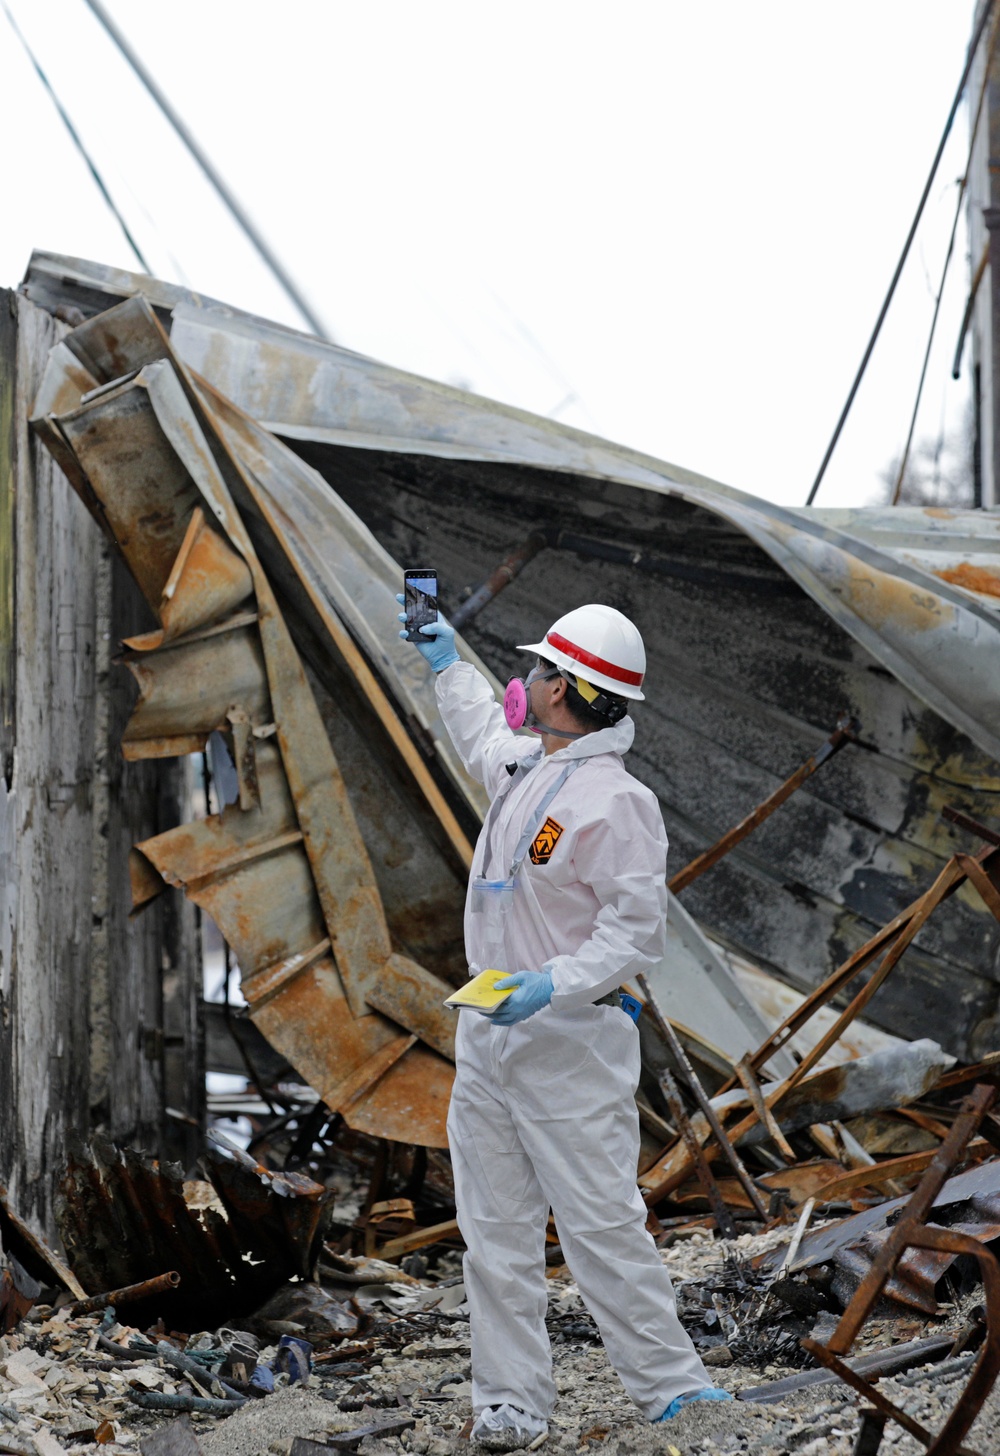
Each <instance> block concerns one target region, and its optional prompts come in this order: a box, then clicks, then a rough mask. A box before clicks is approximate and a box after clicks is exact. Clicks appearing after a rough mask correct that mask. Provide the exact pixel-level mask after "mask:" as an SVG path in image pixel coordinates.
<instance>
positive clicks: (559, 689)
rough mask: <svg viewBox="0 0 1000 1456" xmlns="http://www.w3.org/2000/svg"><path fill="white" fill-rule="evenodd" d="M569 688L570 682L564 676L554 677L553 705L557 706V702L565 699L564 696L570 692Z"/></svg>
mask: <svg viewBox="0 0 1000 1456" xmlns="http://www.w3.org/2000/svg"><path fill="white" fill-rule="evenodd" d="M568 690H569V684H568V683H567V681H566V679H565V678H564V677H556V678H553V679H552V697H551V700H550V701H551V702H552V705H553V706H555V704H556V703H561V702H562V700H563V698H564V697H565V696H566V693H567V692H568Z"/></svg>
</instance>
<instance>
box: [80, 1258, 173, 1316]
mask: <svg viewBox="0 0 1000 1456" xmlns="http://www.w3.org/2000/svg"><path fill="white" fill-rule="evenodd" d="M180 1282H181V1276H180V1275H179V1274H178V1272H177V1270H176V1269H171V1270H170V1272H169V1273H167V1274H157V1275H156V1277H155V1278H153V1279H143V1280H142V1281H141V1282H140V1283H139V1284H125V1285H123V1286H122V1288H121V1289H109V1290H108V1291H107V1293H105V1294H94V1295H92V1296H91V1297H90V1298H89V1299H78V1300H77V1301H76V1303H75V1304H74V1305H73V1307H72V1311H71V1312H72V1314H73V1315H78V1314H95V1313H96V1312H97V1310H99V1309H107V1307H108V1305H109V1304H114V1305H118V1304H134V1303H135V1301H136V1300H137V1299H147V1298H150V1297H152V1296H153V1295H154V1294H166V1293H168V1292H169V1290H171V1289H176V1288H177V1286H178V1284H180Z"/></svg>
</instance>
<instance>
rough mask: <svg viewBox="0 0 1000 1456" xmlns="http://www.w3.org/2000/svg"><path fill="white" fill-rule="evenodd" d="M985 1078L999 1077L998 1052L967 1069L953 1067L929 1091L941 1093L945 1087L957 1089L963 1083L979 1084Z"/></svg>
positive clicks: (999, 1061)
mask: <svg viewBox="0 0 1000 1456" xmlns="http://www.w3.org/2000/svg"><path fill="white" fill-rule="evenodd" d="M987 1077H1000V1052H990V1053H989V1055H988V1056H985V1057H983V1060H982V1061H981V1062H974V1063H973V1064H972V1065H971V1066H968V1067H955V1068H954V1069H953V1070H952V1071H950V1072H945V1074H944V1076H943V1077H939V1078H938V1080H937V1081H936V1082H935V1083H934V1086H933V1087H932V1088H931V1091H933V1092H941V1091H942V1090H943V1089H944V1088H945V1087H959V1086H961V1084H962V1083H963V1082H979V1081H982V1080H985V1079H986V1078H987Z"/></svg>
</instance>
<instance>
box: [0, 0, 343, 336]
mask: <svg viewBox="0 0 1000 1456" xmlns="http://www.w3.org/2000/svg"><path fill="white" fill-rule="evenodd" d="M0 3H3V0H0ZM85 3H86V5H87V6H89V8H90V9H91V10H92V11H93V13H94V14H95V15H96V17H97V19H98V20H99V21H100V22H101V24H102V25H103V26H104V29H105V30H106V31H107V33H108V35H109V36H110V37H111V39H112V40H113V41H114V43H115V45H116V46H117V47H118V49H119V50H120V51H121V53H122V55H123V56H124V57H125V59H126V61H128V63H129V65H130V66H131V67H132V70H133V71H134V72H135V74H136V75H137V76H138V78H139V80H140V81H141V82H142V84H143V85H144V86H145V88H146V90H147V91H148V92H149V94H150V96H151V97H152V98H153V100H154V101H155V102H156V104H157V106H158V107H159V108H160V110H161V111H162V112H163V115H164V116H165V117H166V118H167V120H168V121H169V123H170V125H171V126H172V127H173V129H174V131H175V132H176V133H177V135H178V136H179V137H180V139H181V141H182V142H183V143H184V145H185V146H186V147H187V149H188V151H189V152H190V153H191V155H192V157H193V158H194V159H195V161H196V162H197V163H198V166H199V167H200V168H201V170H202V171H203V172H204V174H205V176H206V177H207V178H208V180H209V182H210V183H211V184H212V186H213V187H214V188H215V190H216V192H217V193H218V195H219V196H220V197H221V199H222V201H223V202H224V203H225V204H226V206H227V207H228V209H229V211H230V213H231V214H232V216H233V217H234V218H235V220H236V222H237V223H238V225H239V226H240V228H241V229H242V230H243V232H244V233H245V234H246V236H247V237H248V238H249V239H250V242H251V243H252V244H253V245H254V247H255V248H256V249H257V252H258V253H259V254H260V256H261V258H262V259H263V261H264V263H265V264H266V265H267V267H268V268H269V269H270V271H271V273H272V274H273V275H274V277H275V278H276V279H277V280H278V282H279V283H280V284H281V287H282V288H283V289H284V291H285V293H286V294H287V295H288V297H289V298H290V299H291V301H292V302H293V303H294V305H295V307H296V308H297V309H298V311H299V313H300V314H301V315H302V317H303V318H304V319H305V321H306V323H307V324H308V325H309V327H310V329H311V330H312V332H313V333H314V334H316V335H317V337H318V338H321V339H326V340H327V341H328V342H332V340H331V338H330V335H329V333H328V332H327V330H326V328H325V327H324V325H323V324H322V323H321V322H320V319H319V317H318V315H317V314H316V313H315V312H314V311H313V308H312V305H311V304H310V303H309V301H308V300H307V299H306V298H305V297H304V295H303V294H302V293H301V292H300V290H299V287H298V285H297V284H296V283H295V282H294V281H293V279H292V278H291V276H290V275H289V274H288V272H287V271H286V270H285V267H284V265H283V264H282V263H281V261H280V260H279V259H278V257H277V256H276V254H275V253H274V252H273V251H272V249H271V247H270V245H269V244H268V243H267V242H266V241H265V239H264V238H263V237H262V236H261V234H260V233H259V232H258V230H257V228H256V226H255V224H254V223H253V222H252V221H251V219H250V217H249V216H248V214H247V213H246V212H245V211H244V209H243V207H242V205H241V204H240V203H239V202H238V201H237V199H236V198H235V196H234V195H233V193H232V192H231V191H230V190H229V188H228V186H227V185H226V183H225V182H224V181H223V179H222V177H221V176H220V174H219V173H218V172H217V171H216V169H215V167H214V166H213V165H212V163H211V162H210V161H209V159H208V157H207V156H206V155H205V153H204V151H203V150H202V148H201V146H200V145H199V143H198V142H197V141H196V139H195V137H194V135H193V133H192V132H191V131H190V130H189V129H188V127H187V126H186V125H185V123H184V122H183V121H182V120H181V118H180V116H178V114H177V112H176V111H175V110H174V108H173V106H172V105H171V104H170V102H169V101H168V100H167V98H166V96H165V95H164V93H163V92H162V91H161V90H160V88H159V86H158V85H157V84H156V82H155V81H154V79H153V77H152V76H151V75H150V73H149V71H147V69H146V67H145V66H144V65H143V63H142V61H141V60H140V59H139V57H138V55H137V54H136V53H135V51H134V50H133V49H132V47H131V46H130V45H129V43H128V41H127V40H126V39H125V37H124V35H123V34H122V32H121V31H120V30H119V29H118V27H117V25H115V23H114V21H113V20H112V19H111V16H110V15H109V14H108V12H107V11H106V10H105V8H104V6H103V5H102V4H101V3H100V0H85Z"/></svg>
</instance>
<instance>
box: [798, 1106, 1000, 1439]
mask: <svg viewBox="0 0 1000 1456" xmlns="http://www.w3.org/2000/svg"><path fill="white" fill-rule="evenodd" d="M996 1096H997V1090H996V1088H995V1087H990V1086H987V1085H986V1084H980V1085H979V1086H977V1087H976V1088H975V1089H974V1090H973V1092H972V1093H971V1094H970V1096H968V1097H967V1098H966V1099H965V1101H964V1102H963V1103H962V1107H961V1111H960V1112H959V1114H958V1117H957V1118H956V1119H955V1122H954V1124H953V1125H952V1127H951V1129H950V1131H949V1133H948V1136H947V1137H946V1138H945V1140H944V1142H943V1143H942V1144H941V1146H940V1147H939V1148H938V1149H937V1151H936V1152H935V1154H934V1157H933V1159H932V1161H931V1164H930V1166H929V1167H928V1169H927V1172H926V1173H925V1174H924V1176H923V1178H922V1179H921V1180H920V1185H919V1187H918V1188H917V1189H916V1191H915V1192H914V1194H913V1196H912V1198H911V1199H910V1200H909V1202H908V1203H907V1204H906V1206H905V1208H903V1209H901V1210H900V1214H899V1217H898V1219H897V1221H896V1223H895V1225H894V1226H893V1228H892V1229H891V1231H890V1233H889V1236H888V1238H887V1239H886V1241H885V1243H884V1244H883V1246H882V1248H881V1250H880V1251H879V1253H878V1254H877V1255H876V1257H875V1259H874V1260H873V1261H872V1265H871V1268H870V1269H869V1271H868V1273H867V1274H866V1275H865V1277H864V1278H863V1279H862V1281H861V1283H860V1284H859V1285H858V1288H857V1290H856V1291H855V1294H854V1297H853V1299H852V1300H851V1302H850V1304H849V1305H848V1306H847V1308H846V1309H845V1311H844V1313H843V1315H842V1316H841V1319H840V1323H839V1324H838V1326H837V1328H836V1329H835V1330H834V1332H833V1334H832V1335H831V1337H830V1339H829V1341H828V1342H827V1343H826V1344H825V1345H823V1344H821V1343H820V1342H819V1341H818V1340H812V1339H806V1340H803V1341H802V1347H803V1349H805V1350H807V1351H808V1352H809V1353H810V1354H811V1355H813V1356H815V1358H816V1359H817V1360H818V1361H819V1362H820V1363H821V1364H822V1365H825V1366H826V1367H827V1368H828V1369H830V1370H832V1371H834V1373H835V1374H837V1375H839V1376H840V1378H841V1380H843V1381H844V1382H845V1383H846V1384H848V1385H851V1386H853V1388H854V1389H855V1390H857V1391H860V1393H861V1394H862V1395H864V1396H865V1397H866V1399H868V1400H870V1401H871V1402H872V1404H873V1405H874V1406H875V1407H876V1408H877V1409H878V1410H880V1411H882V1412H883V1413H884V1414H885V1415H887V1416H891V1418H892V1419H893V1420H894V1421H896V1422H897V1423H898V1424H899V1425H901V1426H902V1427H903V1428H904V1430H907V1431H909V1432H910V1434H911V1435H913V1436H916V1438H917V1439H918V1440H919V1441H922V1442H923V1444H924V1445H925V1446H926V1447H927V1449H928V1452H929V1453H934V1456H953V1453H955V1452H962V1451H964V1450H966V1448H965V1447H963V1446H962V1445H961V1444H960V1442H961V1440H962V1437H963V1436H964V1435H965V1434H966V1432H967V1431H968V1430H969V1428H970V1426H971V1425H972V1423H973V1421H974V1420H975V1419H976V1416H977V1415H978V1414H979V1411H980V1410H981V1409H982V1406H983V1403H984V1401H985V1400H986V1397H987V1396H988V1395H989V1393H990V1391H991V1390H992V1389H993V1386H994V1384H995V1382H996V1378H997V1375H998V1374H1000V1263H998V1262H997V1260H996V1258H995V1257H994V1255H993V1254H991V1253H990V1251H989V1250H988V1249H987V1248H986V1246H985V1245H984V1244H983V1243H981V1242H980V1240H979V1239H976V1238H973V1237H972V1236H971V1235H969V1234H964V1233H959V1232H957V1231H956V1230H954V1229H943V1228H936V1227H930V1228H929V1227H927V1226H926V1224H925V1220H926V1218H927V1216H928V1214H929V1213H930V1211H931V1209H932V1207H933V1206H934V1201H935V1199H936V1198H937V1196H938V1194H939V1193H940V1192H941V1189H942V1188H943V1186H944V1184H945V1182H946V1180H947V1178H948V1175H949V1173H950V1172H951V1170H952V1168H953V1167H954V1166H955V1164H956V1163H957V1162H958V1160H959V1159H960V1158H961V1157H962V1155H963V1154H964V1153H965V1152H966V1151H967V1150H968V1147H969V1143H970V1140H971V1138H972V1136H973V1134H974V1133H975V1131H976V1128H977V1127H978V1126H979V1124H980V1123H981V1122H982V1120H983V1118H984V1117H985V1116H986V1115H987V1113H988V1112H989V1110H990V1108H991V1107H992V1105H993V1103H994V1102H995V1100H996ZM908 1248H917V1249H927V1250H930V1251H932V1252H934V1253H941V1254H947V1255H950V1256H953V1257H954V1256H956V1255H960V1254H966V1255H968V1256H969V1257H971V1258H973V1259H975V1260H976V1262H977V1263H978V1265H979V1271H980V1275H981V1277H982V1281H983V1294H984V1298H985V1305H986V1338H985V1339H984V1340H983V1343H982V1346H981V1348H980V1351H979V1355H978V1357H977V1359H976V1363H975V1365H974V1366H973V1369H972V1374H971V1375H970V1377H969V1380H968V1383H967V1384H966V1387H965V1390H964V1391H963V1392H962V1395H961V1397H960V1398H959V1400H958V1401H957V1403H956V1404H955V1406H954V1408H953V1409H952V1412H951V1414H950V1416H949V1417H948V1419H947V1421H946V1422H945V1424H944V1426H943V1427H942V1429H941V1430H940V1431H939V1432H938V1434H937V1435H936V1436H932V1435H931V1434H930V1433H929V1432H928V1431H927V1430H925V1429H924V1427H923V1426H921V1425H919V1424H918V1423H917V1422H916V1421H915V1420H913V1418H912V1416H910V1415H908V1414H907V1412H906V1411H904V1410H901V1409H900V1408H899V1407H898V1406H896V1405H894V1404H893V1403H892V1402H891V1401H890V1400H888V1399H887V1397H885V1396H884V1395H881V1394H880V1393H879V1391H878V1390H877V1389H876V1388H875V1387H874V1386H872V1385H871V1384H870V1383H869V1382H868V1381H867V1380H865V1379H864V1378H863V1377H862V1376H861V1375H860V1374H859V1373H858V1371H857V1370H852V1369H851V1368H850V1367H849V1366H848V1365H847V1364H846V1363H845V1361H844V1360H843V1359H842V1358H841V1357H842V1356H844V1355H846V1354H847V1353H848V1352H849V1350H850V1348H851V1346H852V1344H853V1343H854V1341H855V1339H856V1338H857V1336H858V1333H859V1331H860V1329H861V1326H862V1325H863V1324H864V1322H865V1320H866V1319H867V1318H868V1316H869V1314H870V1313H871V1311H872V1309H873V1307H874V1306H875V1304H876V1302H877V1301H878V1299H879V1297H880V1295H881V1294H882V1291H883V1289H884V1288H885V1286H886V1283H887V1282H888V1280H889V1278H890V1277H891V1275H892V1273H893V1270H894V1269H895V1267H896V1265H897V1263H898V1262H899V1259H900V1257H901V1256H902V1254H903V1253H904V1252H905V1250H906V1249H908Z"/></svg>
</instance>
